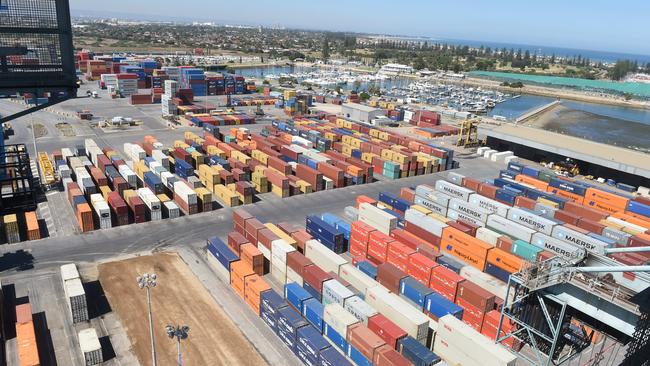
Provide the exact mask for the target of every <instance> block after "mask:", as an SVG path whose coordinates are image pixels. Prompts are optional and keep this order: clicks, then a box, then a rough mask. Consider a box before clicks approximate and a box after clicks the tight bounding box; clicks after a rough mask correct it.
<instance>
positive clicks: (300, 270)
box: [287, 251, 314, 277]
mask: <svg viewBox="0 0 650 366" xmlns="http://www.w3.org/2000/svg"><path fill="white" fill-rule="evenodd" d="M313 264H314V262H312V261H311V259H309V258H307V257H305V256H304V255H303V254H302V253H299V252H297V251H294V252H291V253H288V254H287V267H289V268H291V269H292V270H294V271H295V272H296V273H297V274H298V275H299V276H300V277H303V274H304V270H305V267H307V266H311V265H313Z"/></svg>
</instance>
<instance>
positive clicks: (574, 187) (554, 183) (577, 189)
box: [548, 178, 587, 196]
mask: <svg viewBox="0 0 650 366" xmlns="http://www.w3.org/2000/svg"><path fill="white" fill-rule="evenodd" d="M548 185H549V186H551V187H553V188H557V189H561V190H563V191H566V192H570V193H574V194H577V195H579V196H584V195H585V193H586V192H587V188H585V187H584V186H581V185H579V184H576V183H573V182H568V181H566V180H563V179H558V178H553V179H551V181H550V182H548Z"/></svg>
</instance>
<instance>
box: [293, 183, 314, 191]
mask: <svg viewBox="0 0 650 366" xmlns="http://www.w3.org/2000/svg"><path fill="white" fill-rule="evenodd" d="M296 183H297V184H298V187H300V192H302V193H312V192H313V189H312V186H311V184H309V183H307V182H306V181H304V180H299V181H297V182H296Z"/></svg>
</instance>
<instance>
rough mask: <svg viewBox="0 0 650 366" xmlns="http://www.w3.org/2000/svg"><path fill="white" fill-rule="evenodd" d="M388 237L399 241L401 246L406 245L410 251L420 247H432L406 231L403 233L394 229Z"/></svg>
mask: <svg viewBox="0 0 650 366" xmlns="http://www.w3.org/2000/svg"><path fill="white" fill-rule="evenodd" d="M390 236H391V237H393V238H395V239H397V240H399V241H400V242H402V243H403V244H405V245H407V246H408V247H410V248H412V249H416V250H417V248H418V247H420V246H422V245H426V246H429V247H433V246H432V245H431V244H429V243H428V242H426V241H425V240H422V239H421V238H419V237H417V236H415V235H413V234H411V233H409V232H408V231H404V230H402V229H395V230H392V231H391V232H390Z"/></svg>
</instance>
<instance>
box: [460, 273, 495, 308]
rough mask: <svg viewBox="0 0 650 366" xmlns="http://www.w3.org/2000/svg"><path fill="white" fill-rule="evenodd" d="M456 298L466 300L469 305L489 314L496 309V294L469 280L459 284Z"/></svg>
mask: <svg viewBox="0 0 650 366" xmlns="http://www.w3.org/2000/svg"><path fill="white" fill-rule="evenodd" d="M456 298H457V299H458V298H461V299H464V300H465V301H467V302H468V303H469V304H471V305H473V306H476V307H477V308H479V309H481V310H483V311H484V312H488V311H490V310H492V309H493V308H494V294H492V293H490V292H488V291H487V290H484V289H483V288H481V287H480V286H479V285H477V284H475V283H474V282H472V281H469V280H465V281H463V282H461V283H459V284H458V291H457V292H456Z"/></svg>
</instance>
